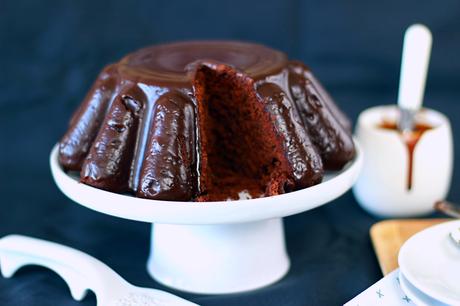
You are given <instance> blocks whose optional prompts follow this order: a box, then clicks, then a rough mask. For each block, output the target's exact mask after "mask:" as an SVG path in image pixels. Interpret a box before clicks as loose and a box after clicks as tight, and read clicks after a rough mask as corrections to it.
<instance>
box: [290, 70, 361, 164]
mask: <svg viewBox="0 0 460 306" xmlns="http://www.w3.org/2000/svg"><path fill="white" fill-rule="evenodd" d="M289 69H290V72H291V73H290V74H289V84H290V90H291V93H292V97H293V98H294V101H295V103H296V105H297V108H298V109H299V112H300V114H301V116H302V119H303V122H304V124H305V126H306V127H307V129H308V133H309V135H310V137H311V139H312V141H313V143H314V144H315V146H316V147H317V148H318V151H319V152H320V154H321V158H322V160H323V162H324V167H325V169H327V170H337V169H341V168H342V167H343V166H344V165H345V164H346V163H347V162H348V161H349V160H350V159H352V158H353V156H354V155H355V147H354V143H353V139H352V136H351V133H350V132H349V131H347V129H345V128H344V126H343V125H342V123H341V121H340V120H341V119H340V118H341V117H340V116H339V115H338V113H337V111H335V112H334V109H335V108H337V107H336V106H335V103H334V102H333V101H332V100H330V99H327V97H325V96H324V95H325V91H324V89H322V86H321V85H320V83H319V82H318V81H317V80H316V78H314V77H313V75H312V73H311V72H310V70H309V69H308V68H307V67H306V66H305V65H303V64H301V63H291V64H290V66H289ZM333 105H334V106H333ZM343 124H347V123H343Z"/></svg>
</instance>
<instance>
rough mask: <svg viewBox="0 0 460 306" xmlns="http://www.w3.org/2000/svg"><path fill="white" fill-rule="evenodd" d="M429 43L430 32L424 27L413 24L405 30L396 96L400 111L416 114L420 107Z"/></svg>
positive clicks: (428, 58)
mask: <svg viewBox="0 0 460 306" xmlns="http://www.w3.org/2000/svg"><path fill="white" fill-rule="evenodd" d="M431 43H432V36H431V32H430V30H429V29H428V28H427V27H426V26H424V25H421V24H414V25H412V26H410V27H409V28H408V29H407V30H406V33H405V35H404V47H403V54H402V61H401V74H400V79H399V94H398V105H399V106H400V108H402V109H405V110H409V111H412V112H416V111H417V110H419V109H420V107H421V106H422V101H423V95H424V93H425V82H426V76H427V72H428V64H429V61H430V54H431Z"/></svg>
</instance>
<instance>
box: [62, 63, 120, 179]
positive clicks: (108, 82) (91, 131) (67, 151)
mask: <svg viewBox="0 0 460 306" xmlns="http://www.w3.org/2000/svg"><path fill="white" fill-rule="evenodd" d="M116 76H117V69H116V66H115V65H111V66H108V67H106V68H105V69H104V70H103V71H102V72H101V74H100V75H99V77H98V79H97V81H96V82H95V83H94V85H93V87H92V88H91V90H90V91H89V92H88V94H87V95H86V98H85V100H84V101H83V103H82V104H81V105H80V107H79V108H78V110H77V111H76V112H75V114H74V115H73V117H72V119H71V120H70V124H69V129H68V130H67V132H66V134H65V135H64V137H63V138H62V139H61V141H60V143H59V162H60V163H61V165H62V166H63V167H64V168H65V169H67V170H74V171H79V170H80V169H81V166H82V164H83V161H84V159H85V158H86V156H87V155H88V152H89V149H90V147H91V144H92V142H93V141H94V138H96V135H97V132H98V131H99V128H100V126H101V124H102V121H103V120H104V116H105V113H106V110H107V108H108V104H109V101H110V100H111V99H112V98H113V95H114V90H115V88H116V80H117V77H116Z"/></svg>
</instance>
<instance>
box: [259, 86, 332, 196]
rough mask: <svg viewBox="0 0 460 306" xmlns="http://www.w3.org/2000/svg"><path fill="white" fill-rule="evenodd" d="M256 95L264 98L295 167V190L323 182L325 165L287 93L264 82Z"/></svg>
mask: <svg viewBox="0 0 460 306" xmlns="http://www.w3.org/2000/svg"><path fill="white" fill-rule="evenodd" d="M257 92H258V93H259V95H260V96H261V97H262V98H263V99H264V102H265V104H266V107H265V109H266V111H267V112H268V113H270V114H271V117H272V120H273V124H274V126H275V129H276V131H277V133H278V135H279V136H280V137H281V138H282V140H283V144H284V150H285V154H286V157H287V159H288V161H289V163H290V165H291V168H292V175H293V177H294V182H295V189H299V188H304V187H308V186H312V185H315V184H317V183H319V182H321V180H322V178H323V163H322V161H321V158H320V155H319V154H318V152H317V151H316V149H315V148H314V146H313V144H312V142H311V140H310V137H309V136H308V134H307V131H306V130H305V128H304V127H303V126H302V124H301V119H300V115H299V113H298V111H297V108H296V106H295V104H294V102H293V101H292V99H289V97H287V95H286V92H285V91H284V90H283V89H282V88H281V87H280V86H278V85H277V84H275V83H269V82H267V83H266V82H261V83H260V84H259V86H258V87H257Z"/></svg>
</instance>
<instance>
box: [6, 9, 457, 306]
mask: <svg viewBox="0 0 460 306" xmlns="http://www.w3.org/2000/svg"><path fill="white" fill-rule="evenodd" d="M128 2H129V3H128ZM414 22H423V23H425V24H427V25H428V26H429V27H430V28H431V29H432V31H433V34H434V49H433V54H432V64H431V69H430V76H429V79H428V83H427V94H426V105H427V106H429V107H432V108H435V109H437V110H440V111H442V112H444V113H446V114H448V115H449V116H450V118H451V120H452V126H453V129H454V134H455V133H456V131H457V130H458V128H459V127H460V122H459V119H460V101H459V100H460V86H459V85H460V61H459V58H458V55H459V53H460V1H458V0H449V1H447V0H443V1H432V0H430V1H428V0H426V1H421V0H404V1H401V0H388V1H369V0H354V1H352V0H350V1H340V0H309V1H300V0H289V1H287V0H276V1H268V0H265V1H249V0H233V1H196V0H194V1H182V2H179V1H172V0H168V1H166V0H163V1H158V0H157V1H154V0H145V1H142V0H136V1H127V0H125V1H120V0H114V1H110V2H108V1H107V2H102V1H100V2H98V1H94V0H93V1H70V0H42V1H24V0H0V194H1V198H0V236H2V235H5V234H9V233H21V234H27V235H32V236H37V237H41V238H45V239H50V240H53V241H57V242H60V243H64V244H67V245H70V246H73V247H76V248H78V249H81V250H83V251H85V252H88V253H89V254H91V255H94V256H96V257H97V258H99V259H101V260H102V261H104V262H105V263H107V264H108V265H110V266H111V267H113V268H114V269H115V270H116V271H117V272H119V273H120V274H121V275H122V276H123V277H125V278H126V279H127V280H129V281H130V282H133V283H135V284H137V285H143V286H150V287H160V288H162V287H161V286H160V285H158V284H157V283H155V282H154V281H152V280H151V279H150V278H149V276H148V275H147V273H146V271H145V262H146V259H147V253H148V241H149V230H150V228H149V225H148V224H143V223H136V222H132V221H126V220H122V219H117V218H113V217H109V216H105V215H102V214H99V213H95V212H93V211H90V210H88V209H86V208H83V207H80V206H78V205H76V204H74V203H72V202H71V201H70V200H68V199H67V198H65V196H64V195H62V194H61V193H60V192H59V190H58V189H57V188H56V186H55V184H54V183H53V181H52V179H51V175H50V171H49V166H48V155H49V153H50V150H51V148H52V147H53V145H54V144H55V143H56V142H57V141H58V139H59V138H60V137H61V135H62V134H63V132H64V131H65V129H66V124H67V122H68V120H69V117H70V115H71V113H72V111H73V110H74V109H75V108H76V106H77V105H78V104H79V103H80V101H81V99H82V98H83V96H84V94H85V92H86V91H87V89H88V88H89V86H90V85H91V83H92V82H93V80H94V78H95V77H96V75H97V73H98V71H99V70H100V69H101V68H102V67H103V66H104V65H105V64H107V63H109V62H113V61H116V60H117V59H119V58H120V57H121V56H122V55H124V54H125V53H127V52H129V51H132V50H135V49H137V48H139V47H142V46H145V45H149V44H154V43H161V42H166V41H173V40H181V39H195V38H220V39H224V38H231V39H240V40H249V41H256V42H260V43H264V44H267V45H269V46H271V47H274V48H278V49H281V50H283V51H285V52H286V53H288V54H289V56H290V57H292V58H297V59H301V60H303V61H305V62H306V63H307V64H309V65H310V66H311V67H312V68H313V70H314V71H315V73H316V74H317V76H318V77H319V78H320V79H321V80H322V81H323V83H324V84H325V85H326V87H327V88H328V90H329V91H330V92H331V93H332V95H333V96H334V97H335V98H336V100H337V101H338V102H339V104H340V105H341V107H342V108H343V109H344V110H345V111H346V112H347V113H348V114H349V115H350V116H351V117H352V118H353V119H356V116H357V115H358V113H359V112H360V111H362V110H363V109H364V108H367V107H370V106H372V105H378V104H389V103H394V102H395V99H396V94H397V83H398V77H399V64H400V50H401V45H402V35H403V31H404V29H405V28H406V27H407V26H408V25H410V24H411V23H414ZM456 143H457V144H458V143H460V141H459V139H458V137H457V138H456ZM456 152H459V150H458V146H457V147H456ZM456 156H458V153H456ZM433 162H436V161H433ZM456 170H457V171H456V172H455V175H454V180H453V187H452V191H451V194H450V199H451V200H453V201H460V192H459V189H458V187H457V186H459V184H460V181H459V180H460V177H459V176H458V167H456ZM376 221H377V220H376V219H374V218H373V217H371V216H369V215H368V214H366V213H365V212H364V211H363V210H361V209H360V208H359V207H358V206H357V204H356V202H355V200H354V198H353V196H352V195H351V193H347V194H346V195H344V196H343V197H341V198H340V199H338V200H336V201H334V202H333V203H330V204H328V205H326V206H323V207H321V208H318V209H315V210H313V211H309V212H306V213H303V214H299V215H296V216H292V217H289V218H286V219H285V226H286V233H287V244H288V251H289V254H290V256H291V259H292V267H291V270H290V272H289V274H288V275H287V277H285V278H284V279H283V280H282V281H281V282H279V283H277V284H275V285H272V286H270V287H267V288H265V289H262V290H257V291H254V292H249V293H244V294H236V295H228V296H196V295H190V294H182V293H178V294H180V295H182V296H183V297H186V298H189V299H191V300H193V301H195V302H197V303H200V304H203V305H339V304H342V303H344V302H346V301H348V300H349V299H351V298H352V297H354V296H355V295H356V294H358V293H359V292H361V291H362V290H364V289H365V288H367V287H368V286H370V285H371V284H372V283H373V282H375V281H376V280H378V279H379V278H380V277H381V274H380V270H379V268H378V265H377V261H376V259H375V255H374V252H373V250H372V247H371V243H370V240H369V235H368V230H369V227H370V226H371V225H372V224H373V223H374V222H376ZM0 305H95V298H94V295H90V296H89V298H87V299H86V300H85V301H84V302H83V303H81V304H80V303H77V302H74V301H72V300H71V297H70V294H69V292H68V290H67V289H66V287H65V284H64V282H63V281H62V280H61V279H59V278H58V276H56V275H54V274H53V273H51V272H49V271H47V270H44V269H39V268H27V269H25V270H22V271H21V272H20V273H19V274H17V276H16V277H14V278H13V279H10V280H5V279H0Z"/></svg>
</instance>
